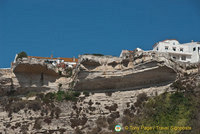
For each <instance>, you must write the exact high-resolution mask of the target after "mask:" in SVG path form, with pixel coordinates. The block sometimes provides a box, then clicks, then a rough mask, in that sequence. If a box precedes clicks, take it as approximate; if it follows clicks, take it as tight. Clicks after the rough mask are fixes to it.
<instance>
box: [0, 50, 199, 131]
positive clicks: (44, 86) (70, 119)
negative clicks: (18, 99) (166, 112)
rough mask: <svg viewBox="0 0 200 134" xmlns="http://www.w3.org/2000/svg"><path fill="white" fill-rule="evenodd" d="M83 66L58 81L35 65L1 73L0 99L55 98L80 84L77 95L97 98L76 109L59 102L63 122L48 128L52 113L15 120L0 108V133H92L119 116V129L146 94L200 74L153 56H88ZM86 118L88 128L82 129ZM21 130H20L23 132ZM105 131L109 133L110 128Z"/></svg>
mask: <svg viewBox="0 0 200 134" xmlns="http://www.w3.org/2000/svg"><path fill="white" fill-rule="evenodd" d="M79 61H80V62H79V65H78V66H77V68H76V70H75V72H74V75H73V77H71V78H66V77H63V76H58V75H57V74H56V73H55V72H54V71H55V70H54V69H53V68H51V67H46V66H45V65H42V63H37V62H36V61H34V62H33V63H31V64H30V63H29V62H26V63H22V64H21V65H20V66H16V67H15V68H12V69H0V97H2V96H5V95H6V93H7V91H10V90H13V89H14V90H17V91H18V93H19V95H21V94H25V95H26V93H27V92H28V91H31V90H32V91H37V92H54V91H57V90H58V84H62V88H63V89H64V90H67V89H69V88H70V86H69V84H70V83H71V82H73V83H75V85H74V89H75V90H80V91H82V90H83V91H84V90H89V91H92V92H93V93H94V94H91V93H90V96H88V97H84V95H83V94H81V96H80V97H79V100H78V101H77V102H76V103H75V102H71V101H63V102H54V105H55V107H59V108H60V109H61V113H60V116H59V118H57V119H56V118H55V117H54V118H52V119H51V122H50V123H49V124H48V123H45V121H44V120H45V119H46V117H51V112H52V110H51V109H48V110H49V111H48V113H47V114H44V115H42V112H44V111H42V110H38V111H33V110H31V109H28V110H25V109H21V110H20V111H19V112H15V113H13V114H12V116H11V117H10V116H9V113H8V112H6V111H5V109H4V107H3V106H1V105H0V120H1V121H0V132H2V133H9V134H13V133H22V131H25V132H26V133H45V132H46V133H48V132H49V130H51V131H54V132H55V133H59V132H60V131H61V129H64V130H65V132H64V134H69V133H75V129H76V128H79V129H82V132H85V133H88V131H90V130H91V129H92V128H95V127H96V123H95V121H96V120H97V119H98V118H99V117H102V116H104V117H108V116H110V115H111V114H112V113H114V112H119V117H118V118H117V119H116V122H119V124H120V123H121V122H122V117H123V114H124V113H123V112H124V110H125V109H128V108H130V107H131V106H134V103H135V102H136V101H137V96H138V95H139V94H141V93H146V94H147V96H149V97H152V96H156V95H159V94H161V93H164V92H166V91H167V92H168V91H170V90H172V89H171V87H170V85H171V83H172V82H173V81H175V80H176V78H177V77H180V76H181V75H183V74H196V73H198V72H199V66H198V65H197V64H186V63H177V62H174V61H173V60H172V59H170V58H169V57H168V55H162V54H159V53H156V52H151V51H149V52H145V51H138V52H136V53H135V55H133V56H132V57H131V58H130V59H122V58H118V57H112V56H91V55H87V56H86V55H83V56H81V57H80V59H79ZM42 72H43V82H42V83H41V73H42ZM191 81H193V80H191ZM123 90H124V91H123ZM104 91H105V92H104ZM108 91H112V94H111V95H108ZM34 99H35V96H33V97H29V98H26V97H24V98H23V100H28V101H30V102H31V101H34ZM128 104H130V106H128ZM114 105H115V106H116V107H115V109H114V111H110V110H109V109H108V107H111V106H114ZM42 107H46V105H45V106H42ZM134 107H135V106H134ZM83 118H84V119H85V122H83V123H82V124H80V122H81V120H82V119H83ZM36 120H38V122H40V123H41V128H40V129H35V128H34V125H35V124H36ZM19 124H21V126H18V125H19ZM120 125H121V124H120ZM104 131H105V132H110V130H107V129H106V128H105V129H104Z"/></svg>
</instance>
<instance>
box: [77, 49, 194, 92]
mask: <svg viewBox="0 0 200 134" xmlns="http://www.w3.org/2000/svg"><path fill="white" fill-rule="evenodd" d="M187 66H190V65H189V64H188V63H185V64H184V63H177V62H175V61H173V60H172V59H170V58H169V56H168V55H167V54H161V53H155V52H152V51H149V52H145V51H139V52H136V53H135V54H134V55H133V57H132V58H128V59H123V58H118V57H112V56H93V55H82V56H81V57H80V62H79V65H78V66H77V68H76V74H75V76H74V83H75V84H74V89H75V90H90V91H97V90H132V89H138V88H144V87H152V86H159V85H167V84H169V83H171V82H173V81H175V80H176V78H177V75H181V74H184V73H191V72H194V73H195V72H197V71H198V69H197V67H195V68H193V69H191V70H187V69H186V67H187Z"/></svg>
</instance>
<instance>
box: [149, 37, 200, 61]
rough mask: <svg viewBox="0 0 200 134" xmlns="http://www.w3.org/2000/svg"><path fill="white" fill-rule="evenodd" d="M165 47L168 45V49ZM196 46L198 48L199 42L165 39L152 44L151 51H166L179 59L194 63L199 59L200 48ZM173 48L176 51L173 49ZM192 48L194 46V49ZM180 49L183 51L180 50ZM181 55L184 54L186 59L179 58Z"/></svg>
mask: <svg viewBox="0 0 200 134" xmlns="http://www.w3.org/2000/svg"><path fill="white" fill-rule="evenodd" d="M166 47H168V49H166ZM198 47H199V48H200V44H198V43H197V42H191V43H185V44H179V42H178V41H176V40H167V41H163V42H158V43H157V44H156V45H154V47H153V51H158V52H168V53H170V54H171V55H172V57H176V59H177V60H179V61H182V62H191V63H195V62H198V61H199V59H200V58H199V54H200V52H199V50H200V49H198ZM173 48H175V49H176V51H174V49H173ZM193 48H195V51H193ZM181 49H182V50H183V51H181ZM181 56H186V60H181Z"/></svg>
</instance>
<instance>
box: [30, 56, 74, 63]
mask: <svg viewBox="0 0 200 134" xmlns="http://www.w3.org/2000/svg"><path fill="white" fill-rule="evenodd" d="M28 58H35V59H47V60H51V59H52V60H58V59H61V60H64V62H78V59H77V58H63V57H58V58H51V57H38V56H28Z"/></svg>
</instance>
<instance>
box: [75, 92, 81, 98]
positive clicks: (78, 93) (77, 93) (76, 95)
mask: <svg viewBox="0 0 200 134" xmlns="http://www.w3.org/2000/svg"><path fill="white" fill-rule="evenodd" d="M73 95H74V96H75V97H79V96H80V95H81V93H80V92H78V91H74V92H73Z"/></svg>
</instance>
